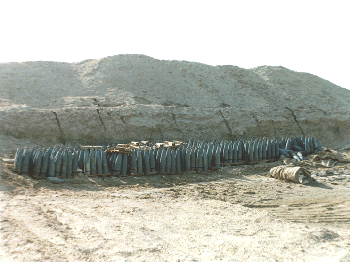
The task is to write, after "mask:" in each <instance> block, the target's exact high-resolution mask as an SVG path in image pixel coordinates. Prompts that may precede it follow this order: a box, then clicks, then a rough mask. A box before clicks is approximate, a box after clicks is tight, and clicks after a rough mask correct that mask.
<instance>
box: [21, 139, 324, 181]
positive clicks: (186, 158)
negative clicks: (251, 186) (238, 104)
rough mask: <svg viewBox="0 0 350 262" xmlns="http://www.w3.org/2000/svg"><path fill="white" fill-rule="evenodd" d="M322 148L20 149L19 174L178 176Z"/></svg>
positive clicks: (286, 143)
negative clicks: (121, 150) (127, 150)
mask: <svg viewBox="0 0 350 262" xmlns="http://www.w3.org/2000/svg"><path fill="white" fill-rule="evenodd" d="M320 150H322V147H321V144H320V143H319V141H318V140H317V139H315V138H314V137H293V138H292V137H290V138H282V139H281V140H280V141H279V140H276V139H265V138H262V139H254V140H250V141H221V142H218V141H216V142H193V141H190V142H188V143H183V144H181V145H180V146H178V147H168V148H162V147H156V146H154V147H151V146H145V147H142V148H135V149H131V150H130V151H129V152H127V153H125V152H116V151H114V150H107V149H106V148H103V147H96V146H84V147H75V148H71V147H53V148H52V147H50V148H41V149H34V148H32V149H28V148H24V149H17V152H16V157H15V171H16V172H17V173H19V174H31V175H32V176H33V177H34V178H45V177H61V178H71V177H74V175H75V174H77V173H78V172H79V171H82V172H84V173H85V174H86V175H88V176H95V175H102V174H104V175H106V174H111V175H115V176H127V175H151V174H175V173H182V172H186V171H196V172H202V171H208V170H216V169H218V168H220V166H222V165H231V164H232V165H238V164H242V163H258V162H260V161H274V160H277V159H278V158H279V157H280V155H284V156H286V157H291V158H293V157H294V158H295V156H298V155H299V157H300V158H302V156H303V155H307V154H310V153H313V152H316V151H320Z"/></svg>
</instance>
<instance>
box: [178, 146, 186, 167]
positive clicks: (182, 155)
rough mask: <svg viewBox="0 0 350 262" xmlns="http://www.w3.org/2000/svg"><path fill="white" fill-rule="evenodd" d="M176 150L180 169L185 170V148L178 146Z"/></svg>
mask: <svg viewBox="0 0 350 262" xmlns="http://www.w3.org/2000/svg"><path fill="white" fill-rule="evenodd" d="M178 151H179V152H180V161H181V170H185V168H186V164H185V158H186V148H185V147H182V148H181V147H180V148H179V149H178ZM179 170H180V169H179ZM180 172H181V171H180Z"/></svg>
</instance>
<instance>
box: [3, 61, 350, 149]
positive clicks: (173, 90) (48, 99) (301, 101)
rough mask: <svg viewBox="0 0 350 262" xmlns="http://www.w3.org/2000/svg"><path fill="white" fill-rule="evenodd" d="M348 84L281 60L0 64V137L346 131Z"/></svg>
mask: <svg viewBox="0 0 350 262" xmlns="http://www.w3.org/2000/svg"><path fill="white" fill-rule="evenodd" d="M349 113H350V91H349V90H347V89H344V88H341V87H339V86H336V85H334V84H332V83H331V82H329V81H326V80H324V79H322V78H319V77H317V76H315V75H311V74H308V73H299V72H295V71H291V70H289V69H287V68H284V67H271V66H260V67H256V68H252V69H248V70H247V69H243V68H239V67H237V66H229V65H227V66H209V65H205V64H200V63H193V62H186V61H164V60H157V59H153V58H151V57H147V56H144V55H118V56H113V57H106V58H103V59H97V60H86V61H83V62H79V63H58V62H24V63H5V64H0V135H5V136H8V135H9V136H13V137H15V138H29V139H31V140H32V141H39V140H40V141H42V142H45V143H47V144H53V143H57V142H64V143H72V144H74V143H99V142H109V141H121V142H122V141H129V140H141V139H142V140H153V141H155V140H157V141H160V140H168V139H184V140H185V139H190V138H194V139H202V140H208V139H210V140H212V139H236V138H250V137H254V136H268V137H280V136H282V135H302V134H305V135H308V134H310V135H314V136H316V137H318V138H319V140H320V141H321V142H322V143H323V144H324V145H327V146H334V145H338V144H340V143H343V142H344V141H345V140H347V141H349V138H350V131H349V130H350V114H349Z"/></svg>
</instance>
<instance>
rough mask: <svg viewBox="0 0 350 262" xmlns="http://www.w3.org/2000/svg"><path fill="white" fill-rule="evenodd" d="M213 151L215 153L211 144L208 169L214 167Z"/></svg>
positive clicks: (208, 152)
mask: <svg viewBox="0 0 350 262" xmlns="http://www.w3.org/2000/svg"><path fill="white" fill-rule="evenodd" d="M213 151H214V145H213V144H210V145H209V147H208V150H207V155H208V167H212V166H214V164H213Z"/></svg>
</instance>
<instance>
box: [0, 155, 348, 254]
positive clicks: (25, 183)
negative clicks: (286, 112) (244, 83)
mask: <svg viewBox="0 0 350 262" xmlns="http://www.w3.org/2000/svg"><path fill="white" fill-rule="evenodd" d="M348 153H349V152H348ZM348 156H349V155H348ZM12 157H13V155H11V154H9V155H6V154H3V155H2V161H1V168H2V170H1V177H2V184H1V188H0V190H1V191H0V193H1V228H0V232H1V261H350V198H349V193H350V164H337V165H336V166H335V167H334V168H314V167H310V168H309V170H310V171H311V173H312V175H313V177H314V178H315V181H314V182H312V183H311V184H310V185H300V184H294V183H289V182H285V181H280V180H276V179H273V178H270V177H269V176H268V173H269V170H270V168H271V167H273V166H276V165H278V164H281V162H275V163H263V164H259V165H254V166H252V165H246V166H239V167H225V168H222V169H220V170H219V171H216V172H208V173H201V174H189V173H186V174H181V175H170V176H160V175H157V176H150V177H127V178H116V177H112V178H108V177H107V178H105V179H102V178H97V177H94V178H87V177H85V176H84V175H82V174H81V175H79V176H77V177H76V178H75V179H74V180H72V181H69V182H67V183H64V184H52V183H50V182H48V181H46V180H40V181H38V180H33V179H32V178H30V177H28V176H18V175H16V174H15V173H13V163H12V162H11V160H10V159H11V158H12Z"/></svg>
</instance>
